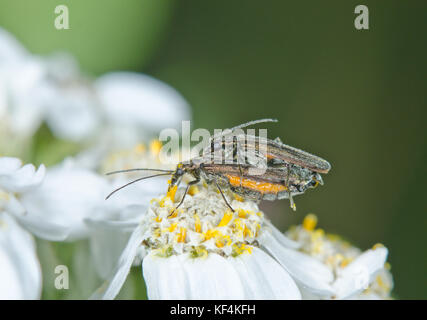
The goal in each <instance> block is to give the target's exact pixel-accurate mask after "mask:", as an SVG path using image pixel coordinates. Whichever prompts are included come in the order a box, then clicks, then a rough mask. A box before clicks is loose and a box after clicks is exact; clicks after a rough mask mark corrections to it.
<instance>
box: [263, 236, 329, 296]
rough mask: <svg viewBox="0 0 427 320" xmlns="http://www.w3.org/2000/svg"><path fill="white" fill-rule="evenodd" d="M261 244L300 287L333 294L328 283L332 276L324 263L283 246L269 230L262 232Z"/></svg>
mask: <svg viewBox="0 0 427 320" xmlns="http://www.w3.org/2000/svg"><path fill="white" fill-rule="evenodd" d="M261 244H262V245H263V246H264V247H265V248H266V249H267V251H268V252H270V253H271V255H272V256H273V257H274V258H275V259H276V260H277V261H279V263H280V264H281V265H282V266H283V267H284V268H285V269H286V270H287V271H288V272H289V273H290V275H291V276H292V277H293V278H294V279H295V280H296V281H297V283H298V285H300V286H301V287H302V289H307V290H309V291H311V292H313V293H314V294H316V295H320V296H331V295H333V293H334V290H333V289H332V287H331V286H330V283H332V281H333V279H334V276H333V274H332V272H331V271H330V270H329V269H328V267H326V266H325V265H324V264H322V263H321V262H319V261H317V260H315V259H314V258H312V257H310V256H308V255H306V254H304V253H301V252H298V251H295V250H292V249H288V248H285V247H284V246H283V245H282V244H280V243H279V242H278V241H277V240H276V239H275V238H274V237H273V235H272V234H271V233H270V232H264V233H263V235H262V240H261Z"/></svg>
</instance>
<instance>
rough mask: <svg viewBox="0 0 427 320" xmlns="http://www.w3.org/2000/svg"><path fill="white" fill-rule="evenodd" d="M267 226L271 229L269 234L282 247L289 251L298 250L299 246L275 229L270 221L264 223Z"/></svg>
mask: <svg viewBox="0 0 427 320" xmlns="http://www.w3.org/2000/svg"><path fill="white" fill-rule="evenodd" d="M266 224H267V226H268V227H269V228H270V229H271V233H272V234H273V236H274V237H275V238H276V240H277V241H279V242H280V243H281V244H282V245H283V246H285V247H286V248H289V249H299V248H300V247H301V244H300V243H298V242H296V241H294V240H291V239H289V238H288V237H287V236H285V235H284V234H283V233H282V232H280V230H279V229H277V228H276V227H275V226H274V225H273V224H272V223H271V222H270V221H266Z"/></svg>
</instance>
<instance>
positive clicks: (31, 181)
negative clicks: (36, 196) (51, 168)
mask: <svg viewBox="0 0 427 320" xmlns="http://www.w3.org/2000/svg"><path fill="white" fill-rule="evenodd" d="M45 172H46V168H45V166H44V165H41V166H40V167H39V168H38V169H37V171H36V169H35V167H34V166H33V165H32V164H27V165H25V166H23V167H22V168H20V169H17V170H15V171H12V172H10V173H9V174H7V173H6V174H1V173H0V187H2V188H3V189H6V190H7V191H10V192H25V191H28V190H30V189H32V188H34V187H36V186H38V185H39V184H40V183H41V182H42V180H43V178H44V176H45Z"/></svg>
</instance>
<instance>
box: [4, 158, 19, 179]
mask: <svg viewBox="0 0 427 320" xmlns="http://www.w3.org/2000/svg"><path fill="white" fill-rule="evenodd" d="M21 166H22V161H21V160H20V159H18V158H12V157H0V176H1V175H3V174H10V173H11V172H14V171H16V170H18V169H19V168H20V167H21Z"/></svg>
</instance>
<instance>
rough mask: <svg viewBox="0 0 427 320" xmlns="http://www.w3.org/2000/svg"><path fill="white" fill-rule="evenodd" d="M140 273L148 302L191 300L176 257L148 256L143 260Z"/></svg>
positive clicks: (184, 276)
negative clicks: (141, 272) (142, 276)
mask: <svg viewBox="0 0 427 320" xmlns="http://www.w3.org/2000/svg"><path fill="white" fill-rule="evenodd" d="M142 271H143V274H144V280H145V285H146V287H147V296H148V298H149V299H150V300H169V299H170V300H183V299H191V298H190V297H191V292H190V288H189V286H188V282H187V275H186V273H185V270H184V267H183V265H182V262H181V261H180V259H178V257H177V256H176V255H172V256H171V257H169V258H160V257H156V256H154V255H153V254H148V255H147V256H146V257H145V258H144V260H143V263H142Z"/></svg>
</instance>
